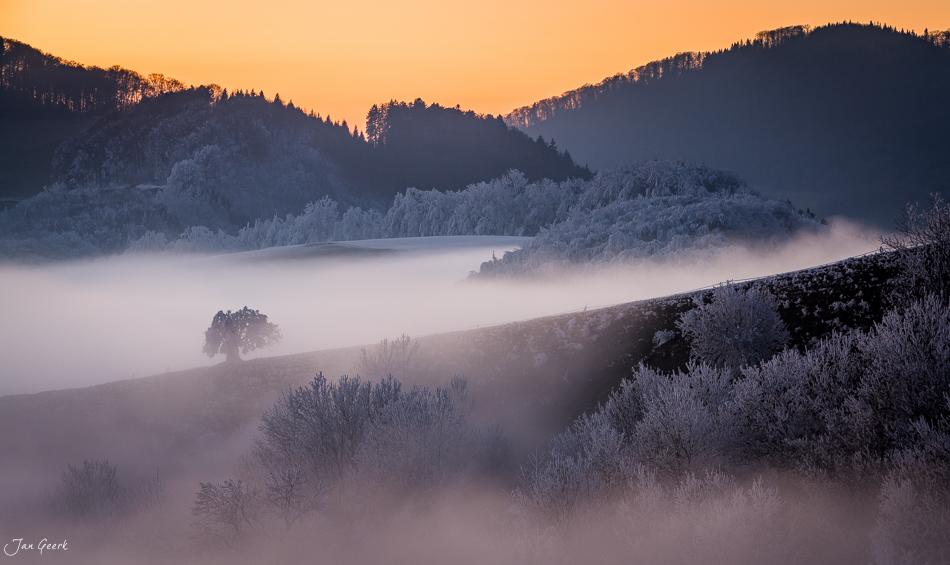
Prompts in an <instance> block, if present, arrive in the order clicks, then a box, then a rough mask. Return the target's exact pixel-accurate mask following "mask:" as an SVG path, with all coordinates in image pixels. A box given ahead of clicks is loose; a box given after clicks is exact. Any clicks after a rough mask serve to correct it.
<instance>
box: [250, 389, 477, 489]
mask: <svg viewBox="0 0 950 565" xmlns="http://www.w3.org/2000/svg"><path fill="white" fill-rule="evenodd" d="M470 395H471V393H470V391H469V390H468V384H467V382H466V381H465V379H462V378H458V377H456V378H455V379H453V381H452V383H451V384H450V385H449V386H447V387H438V388H436V389H435V390H434V391H433V390H430V389H428V388H417V387H413V388H412V389H410V390H408V391H404V390H403V389H402V384H401V383H400V382H399V381H398V380H396V379H395V378H393V377H392V376H389V377H387V378H385V379H383V380H381V381H379V382H377V383H375V384H371V383H369V382H365V381H361V380H360V379H359V377H357V378H349V377H346V376H343V377H341V378H340V380H339V381H338V382H336V383H331V382H328V381H327V380H326V378H325V377H323V375H318V376H317V377H316V378H315V379H314V380H313V381H312V382H311V383H310V385H309V386H307V387H301V388H299V389H297V390H295V391H289V392H288V393H287V394H285V395H284V397H283V398H282V399H281V400H280V401H279V402H277V404H275V405H274V406H273V407H272V408H271V409H270V410H268V411H267V412H265V413H264V415H263V416H262V424H261V426H260V431H261V437H260V438H258V440H257V441H256V443H255V448H254V455H255V459H256V461H257V462H258V463H259V464H260V465H261V466H262V467H263V468H264V469H266V470H267V472H268V473H281V472H285V471H287V470H294V471H295V472H296V470H300V472H301V477H302V478H303V479H306V480H307V481H311V482H313V483H315V484H317V483H320V482H325V483H328V484H331V485H338V484H341V483H346V482H352V481H356V482H361V481H366V482H368V483H372V484H380V483H385V484H387V485H390V486H392V488H393V489H394V490H396V491H402V490H406V491H417V490H425V489H428V488H433V487H437V486H440V485H442V484H444V483H445V481H446V480H448V479H449V478H450V477H452V476H454V475H456V474H458V473H459V472H460V471H461V470H462V468H463V465H462V464H463V463H466V462H467V463H470V464H471V463H473V461H469V459H470V458H471V457H474V456H476V455H479V454H481V453H483V449H481V446H480V445H479V444H480V443H482V442H483V441H484V437H483V436H482V435H481V434H479V433H477V432H478V430H476V429H474V428H473V427H472V426H471V425H470V424H469V423H468V421H467V415H468V413H469V411H470V410H471V402H472V400H471V396H470Z"/></svg>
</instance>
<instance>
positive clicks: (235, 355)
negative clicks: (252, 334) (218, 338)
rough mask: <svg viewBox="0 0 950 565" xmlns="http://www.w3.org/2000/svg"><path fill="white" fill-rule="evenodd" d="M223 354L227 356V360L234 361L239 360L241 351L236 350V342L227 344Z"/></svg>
mask: <svg viewBox="0 0 950 565" xmlns="http://www.w3.org/2000/svg"><path fill="white" fill-rule="evenodd" d="M225 354H226V355H227V356H228V358H227V361H228V362H235V361H240V360H241V352H240V351H238V346H237V344H236V343H232V344H228V348H227V351H226V352H225Z"/></svg>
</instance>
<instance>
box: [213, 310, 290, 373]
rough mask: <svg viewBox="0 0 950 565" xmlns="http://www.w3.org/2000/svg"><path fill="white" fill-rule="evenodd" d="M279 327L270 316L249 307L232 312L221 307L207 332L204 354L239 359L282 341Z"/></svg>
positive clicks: (231, 359) (232, 359) (233, 359)
mask: <svg viewBox="0 0 950 565" xmlns="http://www.w3.org/2000/svg"><path fill="white" fill-rule="evenodd" d="M280 339H281V335H280V328H278V327H277V324H273V323H271V322H268V321H267V316H266V315H264V314H261V313H260V312H258V311H257V310H251V309H250V308H248V307H247V306H245V307H244V308H242V309H241V310H238V311H237V312H231V311H230V310H228V311H227V312H224V311H222V310H218V313H217V314H215V315H214V319H213V320H212V321H211V327H209V328H208V329H207V331H205V346H204V353H205V354H207V355H208V357H214V356H215V355H217V354H218V353H224V354H225V355H227V360H228V361H240V360H241V355H240V354H241V353H244V354H245V355H246V354H247V353H249V352H251V351H254V350H255V349H258V348H261V347H268V348H269V347H270V346H271V345H276V344H277V343H279V342H280Z"/></svg>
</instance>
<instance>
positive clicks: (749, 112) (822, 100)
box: [506, 24, 950, 227]
mask: <svg viewBox="0 0 950 565" xmlns="http://www.w3.org/2000/svg"><path fill="white" fill-rule="evenodd" d="M948 95H950V34H948V33H947V32H936V33H928V34H926V35H922V36H918V35H915V34H913V33H906V32H900V31H897V30H895V29H893V28H889V27H886V26H878V25H858V24H832V25H828V26H822V27H818V28H816V29H814V30H809V29H806V28H805V27H803V26H794V27H790V28H782V29H779V30H774V31H772V32H763V33H761V34H759V36H758V37H757V38H756V39H755V40H754V41H752V40H750V41H745V42H739V43H736V44H735V45H733V47H731V48H730V49H727V50H724V51H719V52H712V53H682V54H679V55H677V56H675V57H671V58H668V59H664V60H662V61H657V62H654V63H650V64H648V65H645V66H643V67H640V68H638V69H635V70H633V71H631V72H629V73H627V74H621V75H617V76H615V77H611V78H608V79H606V80H605V81H603V82H602V83H600V84H598V85H589V86H585V87H582V88H580V89H577V90H575V91H571V92H568V93H565V94H563V95H561V96H558V97H554V98H551V99H547V100H543V101H540V102H538V103H536V104H535V105H533V106H529V107H524V108H520V109H517V110H515V111H513V112H512V113H510V114H508V115H507V116H506V120H507V121H508V123H510V124H514V125H518V126H519V127H522V128H523V129H524V130H525V131H527V132H528V133H530V134H531V135H543V136H544V137H547V138H551V137H553V138H555V139H557V140H558V141H559V144H560V145H561V146H562V147H563V148H565V149H568V150H570V151H571V154H572V155H574V156H575V157H577V158H579V159H580V160H581V161H584V162H587V163H589V164H590V165H591V166H592V167H595V168H601V167H605V166H612V165H615V164H617V163H623V162H627V161H630V160H637V159H650V158H661V159H686V160H689V161H693V162H699V163H704V164H706V165H709V166H711V167H715V168H722V169H726V170H731V171H734V172H736V173H737V174H739V175H741V176H742V177H743V178H745V179H747V181H748V182H749V183H750V185H751V186H752V187H753V188H755V189H757V190H760V191H761V192H762V193H763V194H766V195H768V196H771V197H773V198H792V199H793V200H796V201H799V202H808V204H809V206H810V207H811V208H812V209H813V210H814V211H815V212H816V213H818V214H819V215H822V216H826V217H827V216H831V215H835V214H842V215H845V216H849V217H852V218H855V219H860V220H864V221H869V222H872V223H875V224H877V225H879V226H881V227H890V226H891V224H892V220H893V217H894V210H899V209H901V208H903V207H904V205H906V204H907V203H908V202H910V201H924V200H926V198H927V196H928V195H929V193H930V192H934V191H940V190H943V191H946V190H947V181H946V179H947V178H948V169H947V167H948V165H947V162H946V159H943V157H942V156H943V155H945V154H946V153H947V152H948V150H950V134H947V133H946V132H947V131H948V124H950V111H948V109H947V105H946V104H945V103H944V101H945V100H946V99H947V97H948Z"/></svg>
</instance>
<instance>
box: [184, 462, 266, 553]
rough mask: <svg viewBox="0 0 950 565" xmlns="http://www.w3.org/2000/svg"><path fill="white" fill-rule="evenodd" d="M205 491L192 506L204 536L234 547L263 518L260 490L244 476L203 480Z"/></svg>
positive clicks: (202, 484)
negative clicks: (261, 514) (209, 481)
mask: <svg viewBox="0 0 950 565" xmlns="http://www.w3.org/2000/svg"><path fill="white" fill-rule="evenodd" d="M199 485H200V486H201V490H200V491H199V492H198V497H197V498H196V499H195V505H194V507H192V509H191V513H192V515H194V516H195V518H196V521H195V522H194V524H195V527H196V529H197V534H198V536H199V537H200V538H210V539H212V540H214V541H218V542H222V543H224V544H225V545H226V546H228V547H231V546H232V545H233V544H234V542H235V541H237V540H238V539H240V538H242V537H244V536H245V535H247V532H248V531H249V530H251V529H253V527H254V526H255V524H256V523H257V522H258V521H259V516H258V512H259V509H260V506H261V496H260V491H259V490H258V489H257V488H256V487H253V486H251V485H248V484H247V483H245V482H244V481H242V480H241V479H238V480H237V481H234V480H232V479H228V480H226V481H224V483H199Z"/></svg>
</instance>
